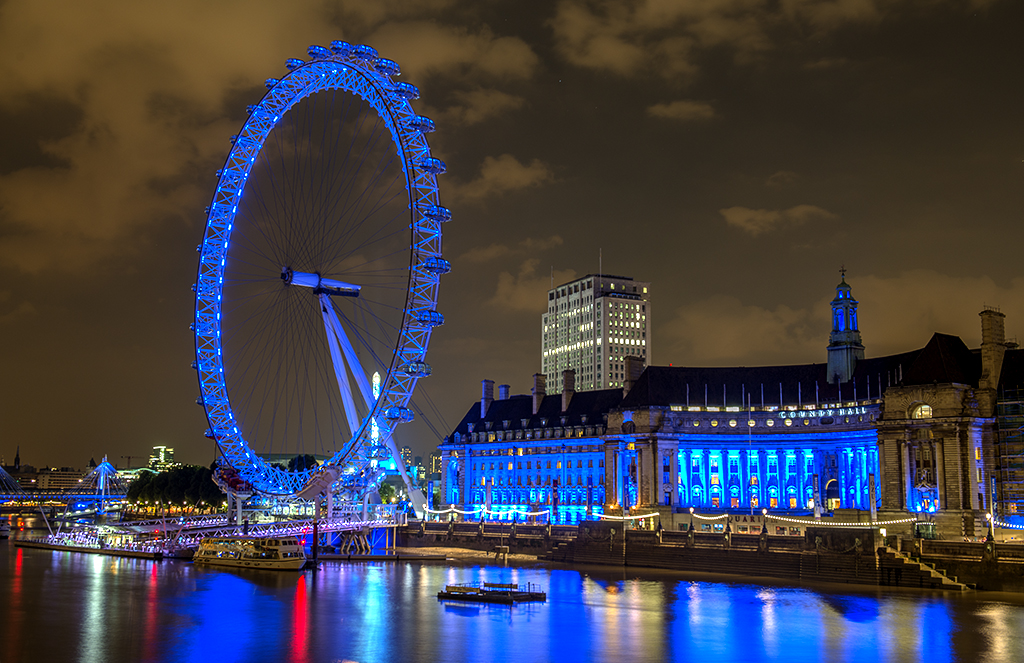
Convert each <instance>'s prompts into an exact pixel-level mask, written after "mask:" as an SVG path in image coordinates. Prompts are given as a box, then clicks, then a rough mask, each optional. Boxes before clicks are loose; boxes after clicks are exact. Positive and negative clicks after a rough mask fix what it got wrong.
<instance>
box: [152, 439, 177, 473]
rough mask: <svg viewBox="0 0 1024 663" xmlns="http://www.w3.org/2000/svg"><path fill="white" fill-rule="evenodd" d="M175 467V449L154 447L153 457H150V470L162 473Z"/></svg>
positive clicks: (162, 446) (160, 446)
mask: <svg viewBox="0 0 1024 663" xmlns="http://www.w3.org/2000/svg"><path fill="white" fill-rule="evenodd" d="M174 466H175V463H174V448H173V447H168V446H164V445H159V446H155V447H153V455H151V456H150V457H149V468H150V469H152V470H156V471H157V472H162V471H163V470H166V469H169V468H172V467H174Z"/></svg>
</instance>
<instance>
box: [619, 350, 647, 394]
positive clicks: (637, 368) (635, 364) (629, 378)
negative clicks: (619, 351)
mask: <svg viewBox="0 0 1024 663" xmlns="http://www.w3.org/2000/svg"><path fill="white" fill-rule="evenodd" d="M623 363H624V364H625V365H624V366H623V367H622V368H623V373H625V374H626V379H625V380H623V382H622V395H623V396H625V395H626V394H628V393H629V390H630V389H632V388H633V385H635V384H636V381H637V380H639V379H640V374H641V373H643V372H644V360H643V359H641V358H640V357H626V358H625V359H624V360H623Z"/></svg>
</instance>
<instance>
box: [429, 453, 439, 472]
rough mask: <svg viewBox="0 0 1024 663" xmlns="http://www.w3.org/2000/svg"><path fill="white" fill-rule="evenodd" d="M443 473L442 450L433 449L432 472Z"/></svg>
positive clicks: (431, 455) (431, 456) (431, 458)
mask: <svg viewBox="0 0 1024 663" xmlns="http://www.w3.org/2000/svg"><path fill="white" fill-rule="evenodd" d="M440 473H441V452H440V451H431V452H430V474H432V475H433V474H440Z"/></svg>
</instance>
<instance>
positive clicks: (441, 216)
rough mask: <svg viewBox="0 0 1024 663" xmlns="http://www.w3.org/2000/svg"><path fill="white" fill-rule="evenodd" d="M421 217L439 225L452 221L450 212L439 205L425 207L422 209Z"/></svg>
mask: <svg viewBox="0 0 1024 663" xmlns="http://www.w3.org/2000/svg"><path fill="white" fill-rule="evenodd" d="M423 215H424V216H427V217H430V218H431V219H433V220H435V221H440V222H441V223H447V222H448V221H451V220H452V211H451V210H450V209H448V208H447V207H442V206H441V205H427V206H426V207H424V208H423Z"/></svg>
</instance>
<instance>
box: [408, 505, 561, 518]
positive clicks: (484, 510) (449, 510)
mask: <svg viewBox="0 0 1024 663" xmlns="http://www.w3.org/2000/svg"><path fill="white" fill-rule="evenodd" d="M423 510H424V511H426V512H427V513H436V514H442V513H461V514H462V515H464V516H473V515H476V514H478V513H486V514H490V515H492V516H493V515H496V516H498V517H502V516H510V515H512V514H513V513H518V514H519V515H521V516H543V515H547V514H549V513H551V510H550V509H548V510H546V511H520V510H519V509H510V510H508V511H493V510H491V509H487V508H485V507H479V508H477V509H474V510H472V511H463V510H461V509H456V508H455V507H449V508H447V509H444V510H441V511H437V510H434V509H429V508H427V507H424V508H423Z"/></svg>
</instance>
